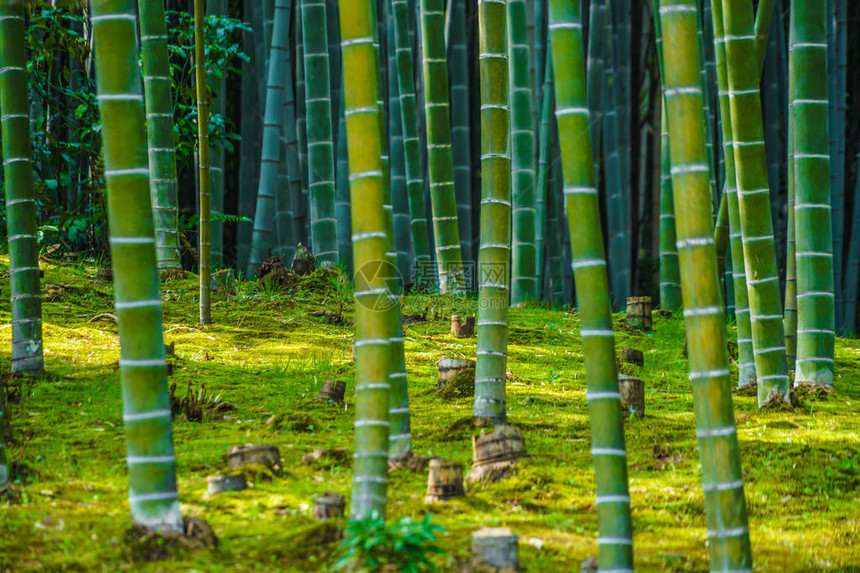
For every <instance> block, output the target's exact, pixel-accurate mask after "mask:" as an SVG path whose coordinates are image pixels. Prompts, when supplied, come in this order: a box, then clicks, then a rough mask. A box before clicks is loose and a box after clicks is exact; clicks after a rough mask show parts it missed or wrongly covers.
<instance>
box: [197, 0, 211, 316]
mask: <svg viewBox="0 0 860 573" xmlns="http://www.w3.org/2000/svg"><path fill="white" fill-rule="evenodd" d="M204 25H205V22H204V9H203V0H194V72H195V85H196V87H197V161H198V171H199V174H200V175H199V177H198V180H199V185H200V237H199V238H200V240H199V241H198V252H199V253H200V324H209V323H211V322H212V309H211V305H210V292H209V289H210V287H211V284H210V276H211V264H212V262H211V238H212V235H211V226H210V220H209V218H210V214H211V199H212V195H211V184H212V180H211V178H210V154H209V107H210V105H211V103H212V102H211V101H210V99H209V88H208V86H207V85H206V42H205V38H204V34H203V27H204Z"/></svg>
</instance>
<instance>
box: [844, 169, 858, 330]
mask: <svg viewBox="0 0 860 573" xmlns="http://www.w3.org/2000/svg"><path fill="white" fill-rule="evenodd" d="M857 163H858V165H860V154H858V157H857ZM847 263H848V264H847V267H846V269H845V294H846V296H845V330H846V332H849V333H854V332H856V328H857V293H858V288H860V173H857V174H856V175H855V177H854V213H853V217H852V225H851V228H850V235H849V240H848V261H847Z"/></svg>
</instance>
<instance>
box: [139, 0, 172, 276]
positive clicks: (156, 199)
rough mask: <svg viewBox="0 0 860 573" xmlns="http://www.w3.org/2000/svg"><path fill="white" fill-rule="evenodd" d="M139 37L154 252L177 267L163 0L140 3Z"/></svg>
mask: <svg viewBox="0 0 860 573" xmlns="http://www.w3.org/2000/svg"><path fill="white" fill-rule="evenodd" d="M140 40H141V56H142V60H143V87H144V90H145V92H146V125H147V130H146V134H147V142H148V144H149V167H150V169H151V170H152V172H151V173H150V179H149V184H150V192H151V194H152V212H153V215H154V217H155V252H156V256H157V257H158V259H157V260H158V268H159V269H181V268H182V261H181V260H180V258H179V209H178V202H177V201H178V200H177V182H176V145H175V143H174V140H173V98H172V95H171V93H170V67H169V64H168V61H167V21H166V19H165V16H164V1H163V0H152V2H142V3H141V4H140Z"/></svg>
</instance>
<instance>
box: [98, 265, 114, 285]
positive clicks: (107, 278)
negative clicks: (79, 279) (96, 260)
mask: <svg viewBox="0 0 860 573" xmlns="http://www.w3.org/2000/svg"><path fill="white" fill-rule="evenodd" d="M96 280H97V281H99V282H100V283H110V282H113V267H103V268H100V269H97V270H96Z"/></svg>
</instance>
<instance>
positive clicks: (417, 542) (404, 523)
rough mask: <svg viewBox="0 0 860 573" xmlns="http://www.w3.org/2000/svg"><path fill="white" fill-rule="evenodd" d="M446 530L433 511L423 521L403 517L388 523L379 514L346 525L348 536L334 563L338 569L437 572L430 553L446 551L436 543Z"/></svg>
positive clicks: (335, 568)
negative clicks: (440, 532) (432, 516)
mask: <svg viewBox="0 0 860 573" xmlns="http://www.w3.org/2000/svg"><path fill="white" fill-rule="evenodd" d="M443 529H444V528H442V527H440V526H438V525H434V524H433V523H431V516H430V515H429V514H428V515H427V517H425V518H424V519H423V520H419V521H416V520H414V519H412V518H411V517H401V518H400V519H398V520H397V521H394V522H391V523H386V522H385V520H384V519H382V518H381V517H379V516H378V515H376V514H374V515H372V516H370V517H367V518H364V519H360V520H353V521H350V522H349V523H348V524H347V525H346V537H345V538H344V540H343V542H342V543H341V544H340V547H339V548H338V550H339V552H340V554H341V557H340V558H339V559H338V560H337V562H336V563H335V564H334V570H335V571H368V572H369V571H380V570H383V569H384V570H391V571H402V572H403V573H418V572H419V571H435V570H436V567H435V565H433V563H431V562H430V556H431V555H432V554H436V553H442V550H441V549H439V548H438V547H436V545H434V544H433V542H434V541H436V533H437V532H439V531H442V530H443Z"/></svg>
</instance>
